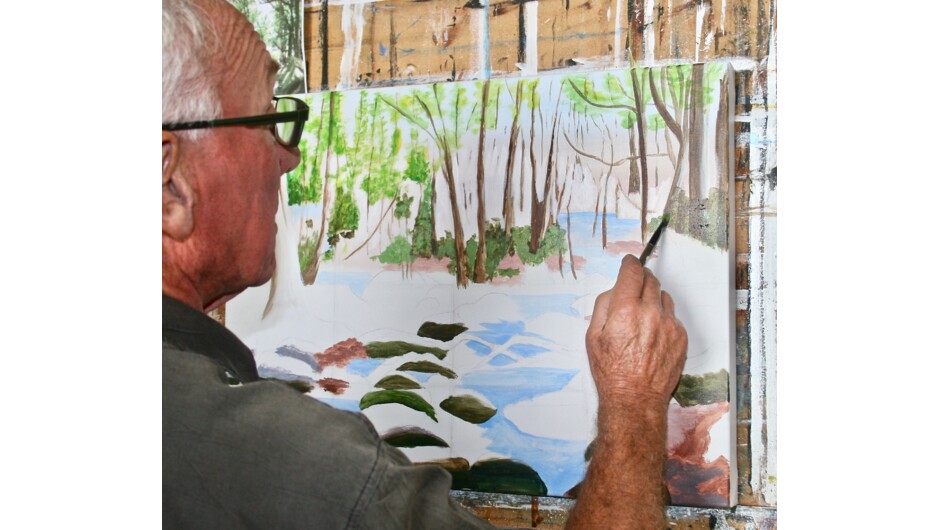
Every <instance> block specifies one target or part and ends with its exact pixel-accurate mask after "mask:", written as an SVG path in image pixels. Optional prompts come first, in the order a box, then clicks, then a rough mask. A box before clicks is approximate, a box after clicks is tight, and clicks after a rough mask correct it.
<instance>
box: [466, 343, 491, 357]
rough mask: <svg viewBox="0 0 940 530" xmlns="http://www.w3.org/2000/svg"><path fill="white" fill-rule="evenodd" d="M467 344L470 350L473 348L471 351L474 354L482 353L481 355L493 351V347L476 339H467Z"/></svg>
mask: <svg viewBox="0 0 940 530" xmlns="http://www.w3.org/2000/svg"><path fill="white" fill-rule="evenodd" d="M467 346H468V347H469V348H470V349H471V350H473V353H475V354H477V355H482V356H486V355H489V354H490V352H492V351H493V348H490V347H489V346H487V345H486V344H483V343H482V342H477V341H475V340H469V341H467Z"/></svg>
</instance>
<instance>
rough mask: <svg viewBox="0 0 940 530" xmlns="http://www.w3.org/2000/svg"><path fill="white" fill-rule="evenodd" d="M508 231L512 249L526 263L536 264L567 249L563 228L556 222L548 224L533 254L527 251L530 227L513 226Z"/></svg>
mask: <svg viewBox="0 0 940 530" xmlns="http://www.w3.org/2000/svg"><path fill="white" fill-rule="evenodd" d="M510 232H511V233H512V243H513V249H514V250H515V252H516V255H518V256H519V259H521V260H522V262H523V263H525V264H527V265H538V264H540V263H542V262H543V261H545V258H547V257H549V256H557V255H558V254H561V253H564V252H566V251H567V250H568V245H567V242H566V240H565V229H564V228H562V227H561V226H559V225H558V223H554V224H551V225H549V226H548V229H546V230H545V235H544V236H542V240H541V243H540V244H539V250H538V251H537V252H536V253H535V254H533V253H531V252H529V239H530V238H531V229H530V228H529V227H528V226H515V227H513V228H512V229H511V230H510Z"/></svg>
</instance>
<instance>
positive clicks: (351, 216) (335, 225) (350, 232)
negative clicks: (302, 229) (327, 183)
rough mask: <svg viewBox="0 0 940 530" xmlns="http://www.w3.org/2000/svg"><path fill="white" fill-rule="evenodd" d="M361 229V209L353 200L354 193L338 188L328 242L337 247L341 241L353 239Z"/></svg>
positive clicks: (331, 216) (328, 232)
mask: <svg viewBox="0 0 940 530" xmlns="http://www.w3.org/2000/svg"><path fill="white" fill-rule="evenodd" d="M358 228H359V207H358V206H357V205H356V201H355V199H353V196H352V193H351V192H350V191H349V190H346V189H345V188H343V187H337V188H336V200H335V201H334V202H333V213H332V215H330V223H329V230H328V231H327V241H328V242H329V243H330V246H332V247H335V246H336V244H337V243H339V239H340V238H341V237H342V238H344V239H351V238H352V237H353V236H355V235H356V229H358Z"/></svg>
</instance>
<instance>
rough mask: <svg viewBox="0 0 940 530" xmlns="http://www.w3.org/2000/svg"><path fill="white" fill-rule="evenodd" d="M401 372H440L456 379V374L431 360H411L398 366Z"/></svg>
mask: <svg viewBox="0 0 940 530" xmlns="http://www.w3.org/2000/svg"><path fill="white" fill-rule="evenodd" d="M398 370H399V371H401V372H421V373H425V374H441V375H443V376H444V377H446V378H448V379H457V374H456V373H455V372H454V371H453V370H451V369H449V368H445V367H443V366H441V365H439V364H437V363H432V362H431V361H413V362H408V363H405V364H403V365H401V366H399V367H398Z"/></svg>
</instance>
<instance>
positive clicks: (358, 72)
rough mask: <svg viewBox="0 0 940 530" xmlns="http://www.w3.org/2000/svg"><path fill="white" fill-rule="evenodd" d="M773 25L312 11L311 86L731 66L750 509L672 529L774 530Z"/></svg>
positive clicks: (628, 2) (549, 522) (307, 34)
mask: <svg viewBox="0 0 940 530" xmlns="http://www.w3.org/2000/svg"><path fill="white" fill-rule="evenodd" d="M776 21H777V8H776V1H775V0H693V1H682V0H646V1H638V0H531V1H527V0H482V1H481V0H469V1H465V0H379V1H373V2H367V3H364V2H363V0H330V1H327V0H322V1H307V2H305V3H304V48H305V53H306V57H305V60H306V65H307V84H308V90H309V91H311V92H315V91H319V90H333V89H339V90H344V89H352V88H365V87H375V86H393V85H409V84H418V83H426V82H431V81H454V80H468V79H486V78H490V77H494V78H495V77H512V76H520V75H533V74H535V73H537V72H547V71H558V70H561V69H564V70H565V71H566V72H568V71H570V72H577V71H585V70H594V69H607V68H622V67H624V66H627V65H629V64H631V63H633V64H637V65H642V66H653V65H660V64H668V63H672V62H697V61H710V60H727V61H730V62H731V64H732V65H733V66H734V68H735V70H736V75H735V88H736V94H737V96H736V97H737V105H736V108H735V160H736V167H735V184H736V185H735V193H736V196H737V202H736V223H735V225H736V226H735V229H736V241H737V268H736V284H737V297H738V310H737V408H738V417H737V427H738V429H737V432H738V451H737V460H738V495H739V506H738V507H737V508H735V509H731V510H719V509H695V508H685V507H669V511H668V515H669V527H670V528H685V529H699V528H735V529H745V528H747V529H752V528H760V529H765V528H776V475H777V470H776V402H775V396H776V320H775V316H776V294H775V293H776V185H777V168H776V59H775V57H776V32H777V22H776ZM223 311H224V309H223ZM218 316H219V317H221V318H222V319H224V313H223V314H221V315H218ZM454 496H455V497H456V498H457V499H458V500H459V501H460V502H462V503H463V504H464V505H465V506H467V507H468V508H470V509H472V510H473V511H474V512H476V513H477V514H478V515H480V516H482V517H484V518H486V519H488V520H490V521H492V522H493V523H494V524H496V525H498V526H502V527H506V528H533V527H537V528H562V527H563V525H564V520H565V519H566V518H567V514H568V511H569V510H570V508H571V506H572V505H573V501H571V500H569V499H557V498H534V497H520V496H514V495H494V494H479V493H469V492H454Z"/></svg>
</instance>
